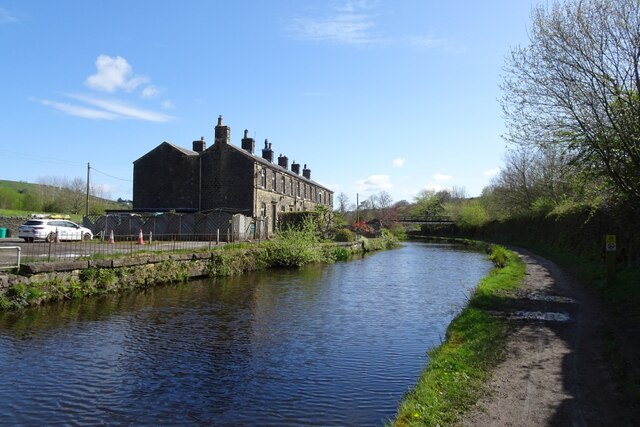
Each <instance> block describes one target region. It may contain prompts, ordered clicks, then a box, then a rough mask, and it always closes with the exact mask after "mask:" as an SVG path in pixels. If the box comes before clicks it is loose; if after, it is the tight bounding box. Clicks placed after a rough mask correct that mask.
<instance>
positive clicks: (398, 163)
mask: <svg viewBox="0 0 640 427" xmlns="http://www.w3.org/2000/svg"><path fill="white" fill-rule="evenodd" d="M406 160H407V159H403V158H399V159H393V167H396V168H401V167H403V166H404V163H405V161H406Z"/></svg>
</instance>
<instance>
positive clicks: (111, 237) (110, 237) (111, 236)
mask: <svg viewBox="0 0 640 427" xmlns="http://www.w3.org/2000/svg"><path fill="white" fill-rule="evenodd" d="M114 243H115V240H114V239H113V230H111V233H109V244H110V245H113V244H114Z"/></svg>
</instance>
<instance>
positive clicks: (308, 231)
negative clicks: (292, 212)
mask: <svg viewBox="0 0 640 427" xmlns="http://www.w3.org/2000/svg"><path fill="white" fill-rule="evenodd" d="M263 247H264V248H265V250H266V262H267V264H268V265H272V266H278V267H300V266H302V265H305V264H309V263H312V262H321V261H323V260H324V259H323V251H322V248H321V246H320V241H319V238H318V227H317V223H316V222H315V219H314V218H313V217H311V216H307V217H305V219H304V222H303V224H302V225H301V226H299V225H298V227H295V228H294V227H289V228H286V229H281V230H280V231H278V234H277V235H276V238H275V239H273V240H271V241H269V242H266V243H265V244H264V246H263Z"/></svg>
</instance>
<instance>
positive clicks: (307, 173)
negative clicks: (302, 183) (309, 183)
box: [302, 164, 311, 180]
mask: <svg viewBox="0 0 640 427" xmlns="http://www.w3.org/2000/svg"><path fill="white" fill-rule="evenodd" d="M302 176H304V177H305V178H307V179H309V180H310V179H311V169H308V168H307V165H306V164H305V165H304V169H302Z"/></svg>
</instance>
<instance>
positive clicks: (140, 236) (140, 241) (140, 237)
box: [138, 228, 144, 245]
mask: <svg viewBox="0 0 640 427" xmlns="http://www.w3.org/2000/svg"><path fill="white" fill-rule="evenodd" d="M138 244H139V245H144V237H142V228H141V229H140V234H138Z"/></svg>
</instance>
